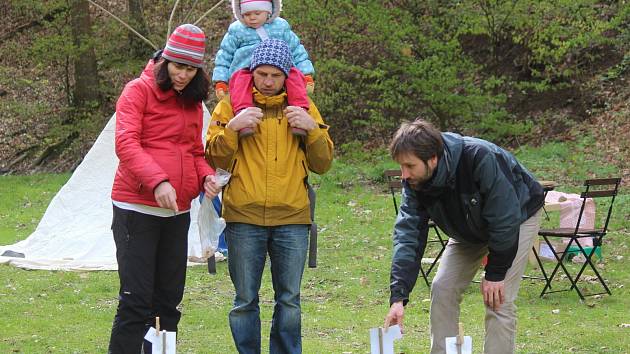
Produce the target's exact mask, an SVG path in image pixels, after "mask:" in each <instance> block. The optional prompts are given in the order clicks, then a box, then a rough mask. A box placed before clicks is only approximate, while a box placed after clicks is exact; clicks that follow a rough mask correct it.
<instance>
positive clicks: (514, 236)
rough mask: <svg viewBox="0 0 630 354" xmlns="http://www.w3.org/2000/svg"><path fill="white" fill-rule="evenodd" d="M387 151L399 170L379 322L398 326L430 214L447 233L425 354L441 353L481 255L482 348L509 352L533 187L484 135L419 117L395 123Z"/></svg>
mask: <svg viewBox="0 0 630 354" xmlns="http://www.w3.org/2000/svg"><path fill="white" fill-rule="evenodd" d="M390 153H391V156H392V158H393V159H394V160H396V162H398V163H399V164H400V168H401V171H402V178H403V201H402V205H401V207H400V211H399V213H398V217H397V220H396V224H395V227H394V236H393V238H394V255H393V259H392V269H391V284H390V290H391V297H390V304H391V307H390V310H389V313H388V314H387V317H386V318H385V328H387V327H388V326H389V325H392V324H400V325H402V322H403V316H404V306H405V305H406V304H407V302H408V301H409V293H410V292H411V290H412V289H413V287H414V285H415V283H416V279H417V277H418V272H419V267H420V260H421V259H422V255H423V253H424V249H425V246H426V240H427V233H428V227H427V222H428V220H429V218H430V219H432V220H433V221H434V222H435V223H436V224H437V225H438V226H439V227H440V229H442V230H443V231H444V232H445V233H446V234H447V235H449V242H448V244H447V246H446V250H445V251H444V254H443V255H442V258H441V260H440V265H439V267H438V271H437V274H436V276H435V278H434V279H433V284H432V286H431V311H430V318H431V353H444V352H445V338H446V337H453V336H455V335H457V333H458V325H457V324H458V322H459V306H460V303H461V301H462V294H463V292H464V290H465V289H466V288H467V287H468V285H469V284H470V282H471V281H472V279H473V277H474V276H475V274H476V273H477V269H478V268H479V266H480V264H481V261H482V258H483V257H484V256H486V255H487V256H488V263H487V265H486V267H485V275H484V277H483V278H482V280H481V293H482V295H483V300H484V303H485V306H486V317H485V322H486V323H485V325H486V338H485V343H484V352H485V353H513V352H514V348H515V337H516V307H515V305H514V300H515V299H516V295H517V293H518V287H519V284H520V281H521V277H522V275H523V272H524V270H525V266H526V264H527V256H528V252H529V250H530V249H531V248H532V244H533V241H534V239H535V237H536V235H537V233H538V229H539V228H540V215H541V213H540V210H541V208H542V206H543V204H544V197H543V191H542V188H541V186H540V184H539V183H538V182H537V181H536V179H535V178H534V176H533V175H532V174H531V173H530V172H529V171H528V170H527V169H526V168H525V167H523V166H522V165H521V164H520V163H519V162H518V161H516V159H515V158H514V156H512V154H510V153H509V152H507V151H505V150H503V149H501V148H499V147H498V146H496V145H494V144H492V143H490V142H488V141H485V140H481V139H476V138H471V137H463V136H460V135H458V134H454V133H441V132H440V131H439V130H437V129H436V128H435V127H433V126H432V125H431V124H430V123H428V122H426V121H424V120H422V119H418V120H416V121H414V122H412V123H403V124H402V126H401V127H400V128H399V129H398V131H397V132H396V134H395V135H394V138H393V141H392V143H391V145H390Z"/></svg>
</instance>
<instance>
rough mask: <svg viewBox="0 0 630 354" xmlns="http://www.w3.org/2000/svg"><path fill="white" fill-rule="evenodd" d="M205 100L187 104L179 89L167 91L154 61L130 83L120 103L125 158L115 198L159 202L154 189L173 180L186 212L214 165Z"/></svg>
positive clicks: (119, 144) (119, 138) (120, 148)
mask: <svg viewBox="0 0 630 354" xmlns="http://www.w3.org/2000/svg"><path fill="white" fill-rule="evenodd" d="M202 129H203V110H202V107H201V102H199V103H198V104H194V105H192V106H191V105H189V106H187V107H185V106H184V105H182V103H181V101H180V100H178V99H177V95H176V93H175V91H174V90H169V91H162V90H161V89H160V88H159V87H158V86H157V85H156V83H155V80H154V78H153V60H151V61H149V64H147V66H146V67H145V68H144V71H143V72H142V75H140V78H138V79H135V80H133V81H131V82H129V83H128V84H127V85H126V86H125V89H124V90H123V92H122V94H121V95H120V98H118V102H117V103H116V155H117V156H118V158H119V159H120V162H119V164H118V169H117V170H116V177H115V178H114V186H113V187H112V199H113V200H116V201H120V202H127V203H137V204H144V205H148V206H159V205H158V204H157V202H156V201H155V197H154V195H153V191H154V190H155V188H156V187H157V186H158V184H160V183H161V182H163V181H169V182H170V183H171V184H172V185H173V188H175V191H176V193H177V206H178V208H179V210H180V211H183V210H188V209H190V202H191V201H192V200H193V199H194V198H195V197H197V195H199V192H200V191H201V187H202V185H203V180H204V178H205V177H206V176H207V175H211V174H214V170H213V169H212V168H211V167H210V166H209V165H208V164H207V162H206V161H205V159H204V148H203V144H202V140H201V136H202V132H201V130H202Z"/></svg>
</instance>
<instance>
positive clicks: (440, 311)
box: [430, 210, 541, 354]
mask: <svg viewBox="0 0 630 354" xmlns="http://www.w3.org/2000/svg"><path fill="white" fill-rule="evenodd" d="M540 216H541V211H540V210H539V211H538V212H537V213H536V214H534V215H533V216H532V217H531V218H529V219H527V220H526V221H525V222H523V223H522V224H521V226H520V230H519V243H518V251H517V253H516V257H515V258H514V262H513V263H512V266H511V267H510V269H508V272H507V274H506V276H505V280H504V284H505V302H504V303H503V305H501V308H500V309H499V311H497V312H494V311H492V309H490V308H489V307H487V306H486V318H485V326H486V335H485V343H484V353H488V354H495V353H496V354H499V353H501V354H503V353H514V349H515V346H516V341H515V339H516V306H515V305H514V301H515V300H516V295H517V294H518V288H519V285H520V283H521V278H522V276H523V273H524V272H525V266H526V265H527V259H528V254H529V251H530V250H531V249H532V245H533V243H534V240H535V239H536V236H537V235H538V229H539V228H540ZM487 254H488V246H487V245H484V244H481V245H476V244H469V243H462V242H457V241H455V240H453V239H449V241H448V244H447V245H446V250H445V251H444V254H443V255H442V258H441V259H440V265H439V267H438V270H437V274H436V275H435V278H434V279H433V283H432V285H431V313H430V317H431V353H432V354H437V353H445V338H446V337H454V336H456V335H457V331H458V322H460V320H459V315H460V311H459V306H460V303H461V302H462V294H463V293H464V290H466V288H467V287H468V286H469V284H470V282H471V281H472V279H473V277H474V276H475V274H476V273H477V270H478V269H479V266H480V265H481V260H482V258H483V257H484V256H485V255H487ZM479 301H481V302H483V298H482V296H481V294H479ZM462 322H466V321H465V320H464V321H462ZM469 325H473V326H474V324H469ZM473 345H474V343H473ZM477 347H478V346H477ZM474 352H478V350H474Z"/></svg>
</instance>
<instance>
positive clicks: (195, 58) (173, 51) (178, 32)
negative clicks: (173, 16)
mask: <svg viewBox="0 0 630 354" xmlns="http://www.w3.org/2000/svg"><path fill="white" fill-rule="evenodd" d="M205 52H206V36H205V35H204V34H203V31H202V30H201V29H200V28H199V27H197V26H195V25H191V24H185V25H181V26H179V27H177V28H176V29H175V31H173V33H172V34H171V36H170V37H169V38H168V41H167V42H166V47H164V51H163V52H162V57H163V58H164V59H168V60H170V61H174V62H176V63H180V64H186V65H190V66H194V67H196V68H203V64H204V61H203V56H204V54H205Z"/></svg>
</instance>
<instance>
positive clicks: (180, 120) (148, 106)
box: [109, 25, 220, 354]
mask: <svg viewBox="0 0 630 354" xmlns="http://www.w3.org/2000/svg"><path fill="white" fill-rule="evenodd" d="M204 52H205V35H204V34H203V32H202V31H201V30H200V29H199V28H198V27H196V26H194V25H182V26H179V27H178V28H177V29H175V31H174V32H173V34H171V36H170V37H169V39H168V41H167V44H166V47H165V48H164V50H163V51H162V52H161V53H158V54H157V55H156V56H155V57H154V58H153V59H152V60H150V61H149V63H148V64H147V66H146V67H145V69H144V71H143V73H142V75H141V76H140V77H139V78H137V79H135V80H133V81H131V82H129V83H128V84H127V86H126V87H125V89H124V90H123V92H122V94H121V95H120V98H119V99H118V102H117V104H116V155H118V158H119V159H120V163H119V165H118V169H117V171H116V177H115V179H114V185H113V188H112V201H113V204H114V206H113V207H114V218H113V222H112V231H113V234H114V241H115V242H116V258H117V261H118V275H119V277H120V291H119V297H118V298H119V303H118V310H117V312H116V317H115V318H114V323H113V326H112V333H111V338H110V343H109V352H110V353H134V354H136V353H139V352H140V350H141V346H142V342H143V337H144V335H145V333H146V331H147V329H148V327H150V326H155V317H159V318H160V328H161V329H164V330H167V331H177V324H178V322H179V319H180V317H181V313H180V312H179V311H178V310H177V305H178V304H179V303H180V302H181V300H182V297H183V294H184V282H185V279H186V261H187V252H188V227H189V224H190V213H189V210H190V205H191V201H192V200H193V199H194V198H195V197H196V196H197V195H199V192H200V191H201V190H202V189H203V190H204V191H205V193H206V197H208V198H213V197H214V196H216V195H217V194H218V192H219V191H220V187H219V186H218V185H217V184H216V182H215V179H214V171H213V170H212V168H211V167H210V166H209V165H208V164H207V163H206V161H205V159H204V148H203V145H202V139H201V136H202V129H203V110H202V100H204V99H205V98H207V96H208V90H209V84H210V80H209V77H208V74H207V73H206V72H205V71H204V69H203V63H204V58H203V57H204ZM145 349H146V348H145Z"/></svg>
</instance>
